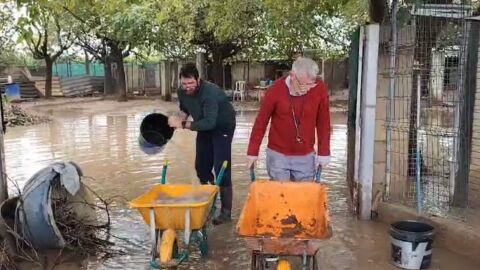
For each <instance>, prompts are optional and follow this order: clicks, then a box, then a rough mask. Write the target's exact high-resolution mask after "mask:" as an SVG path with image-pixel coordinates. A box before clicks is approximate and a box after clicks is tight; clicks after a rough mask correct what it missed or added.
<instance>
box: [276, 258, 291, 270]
mask: <svg viewBox="0 0 480 270" xmlns="http://www.w3.org/2000/svg"><path fill="white" fill-rule="evenodd" d="M291 269H292V266H291V265H290V263H289V262H288V261H287V260H280V261H279V262H278V264H277V270H291Z"/></svg>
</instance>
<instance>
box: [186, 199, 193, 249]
mask: <svg viewBox="0 0 480 270" xmlns="http://www.w3.org/2000/svg"><path fill="white" fill-rule="evenodd" d="M190 219H191V216H190V208H188V209H187V210H186V211H185V231H184V237H185V244H186V245H187V246H188V245H189V244H190V235H191V234H192V230H191V229H190V227H191V226H190Z"/></svg>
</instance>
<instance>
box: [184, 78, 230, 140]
mask: <svg viewBox="0 0 480 270" xmlns="http://www.w3.org/2000/svg"><path fill="white" fill-rule="evenodd" d="M177 93H178V100H179V101H180V110H182V111H183V112H185V113H186V114H187V115H191V116H192V118H193V122H192V125H191V130H195V131H209V130H218V131H223V132H233V131H234V130H235V109H234V108H233V106H232V104H231V103H230V101H229V100H228V98H227V96H226V95H225V93H224V92H223V91H222V90H221V89H220V88H219V87H218V86H217V85H215V84H213V83H210V82H206V81H203V80H201V81H200V88H199V90H198V92H197V93H195V95H191V96H190V95H187V94H186V93H185V90H183V89H182V88H181V87H180V88H179V89H178V90H177Z"/></svg>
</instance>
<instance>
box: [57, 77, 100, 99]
mask: <svg viewBox="0 0 480 270" xmlns="http://www.w3.org/2000/svg"><path fill="white" fill-rule="evenodd" d="M103 80H104V77H100V76H95V77H94V76H78V77H70V78H62V79H61V81H60V82H61V83H60V84H61V87H62V90H63V94H64V96H65V97H78V96H89V95H92V93H93V92H95V91H99V92H102V91H103Z"/></svg>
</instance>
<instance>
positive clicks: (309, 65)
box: [292, 56, 319, 79]
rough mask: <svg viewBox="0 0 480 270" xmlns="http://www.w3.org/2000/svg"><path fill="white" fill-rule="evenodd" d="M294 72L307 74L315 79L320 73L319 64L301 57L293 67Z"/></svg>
mask: <svg viewBox="0 0 480 270" xmlns="http://www.w3.org/2000/svg"><path fill="white" fill-rule="evenodd" d="M292 71H293V73H295V74H305V75H308V76H309V77H310V78H312V79H315V78H316V77H317V74H318V72H319V69H318V64H317V63H316V62H315V61H313V60H312V59H310V58H307V57H303V56H300V57H298V58H297V59H296V60H295V62H293V65H292Z"/></svg>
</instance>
